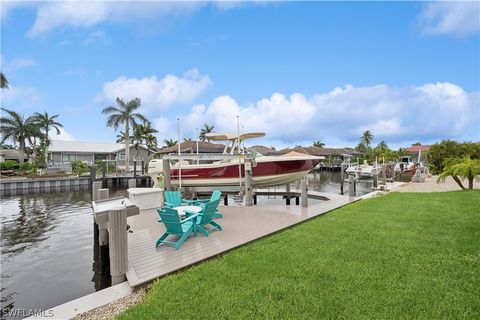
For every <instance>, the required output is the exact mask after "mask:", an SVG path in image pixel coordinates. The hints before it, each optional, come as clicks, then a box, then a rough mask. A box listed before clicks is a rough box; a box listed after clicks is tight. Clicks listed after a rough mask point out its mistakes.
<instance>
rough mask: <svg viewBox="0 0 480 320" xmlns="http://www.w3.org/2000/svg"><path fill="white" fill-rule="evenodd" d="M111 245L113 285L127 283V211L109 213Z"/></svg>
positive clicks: (124, 209)
mask: <svg viewBox="0 0 480 320" xmlns="http://www.w3.org/2000/svg"><path fill="white" fill-rule="evenodd" d="M108 225H109V229H110V232H109V243H110V249H109V253H110V276H111V277H112V285H116V284H119V283H121V282H123V281H125V279H126V278H125V273H126V272H127V268H128V243H127V236H128V235H127V209H126V208H123V209H118V210H111V211H109V213H108Z"/></svg>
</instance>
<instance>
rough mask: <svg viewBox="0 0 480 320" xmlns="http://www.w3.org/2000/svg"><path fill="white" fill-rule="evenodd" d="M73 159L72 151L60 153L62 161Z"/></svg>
mask: <svg viewBox="0 0 480 320" xmlns="http://www.w3.org/2000/svg"><path fill="white" fill-rule="evenodd" d="M74 160H75V154H74V153H64V154H62V161H63V162H70V161H74Z"/></svg>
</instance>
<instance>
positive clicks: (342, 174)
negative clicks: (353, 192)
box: [340, 163, 347, 196]
mask: <svg viewBox="0 0 480 320" xmlns="http://www.w3.org/2000/svg"><path fill="white" fill-rule="evenodd" d="M346 166H347V165H346V164H344V163H342V164H341V166H340V194H341V195H342V196H343V183H344V182H345V169H346Z"/></svg>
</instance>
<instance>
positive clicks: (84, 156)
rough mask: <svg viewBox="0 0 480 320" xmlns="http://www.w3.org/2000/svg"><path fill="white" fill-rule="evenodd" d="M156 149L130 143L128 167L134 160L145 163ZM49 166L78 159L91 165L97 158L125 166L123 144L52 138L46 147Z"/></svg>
mask: <svg viewBox="0 0 480 320" xmlns="http://www.w3.org/2000/svg"><path fill="white" fill-rule="evenodd" d="M155 153H156V151H154V150H149V149H148V148H147V147H146V146H144V145H139V146H138V148H136V147H135V145H134V144H130V157H129V158H130V159H129V163H130V168H131V169H132V168H133V167H132V166H133V162H134V160H144V161H145V162H146V163H148V161H150V160H151V159H152V158H153V156H154V155H155ZM48 154H49V157H48V158H49V162H48V167H50V168H66V167H69V166H70V162H72V161H74V160H80V161H83V162H85V163H87V164H88V165H92V164H93V163H95V161H97V160H108V162H111V163H112V164H113V165H115V166H116V167H117V168H119V169H123V168H125V160H126V159H125V157H126V155H125V145H124V144H119V143H100V142H83V141H58V140H53V141H52V142H51V144H50V146H49V147H48Z"/></svg>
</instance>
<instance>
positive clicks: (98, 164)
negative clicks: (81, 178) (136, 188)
mask: <svg viewBox="0 0 480 320" xmlns="http://www.w3.org/2000/svg"><path fill="white" fill-rule="evenodd" d="M95 167H96V168H97V172H98V173H103V169H104V168H105V161H103V160H96V161H95ZM107 169H108V170H107V172H108V173H114V172H115V165H114V164H113V163H112V162H108V168H107Z"/></svg>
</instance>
